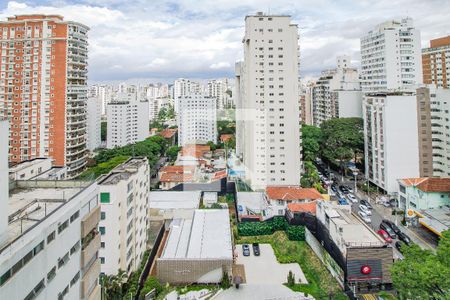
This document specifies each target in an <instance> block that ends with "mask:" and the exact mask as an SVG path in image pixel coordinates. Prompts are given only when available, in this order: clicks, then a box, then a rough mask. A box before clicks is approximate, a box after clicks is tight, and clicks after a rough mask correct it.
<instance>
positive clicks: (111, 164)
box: [78, 155, 130, 180]
mask: <svg viewBox="0 0 450 300" xmlns="http://www.w3.org/2000/svg"><path fill="white" fill-rule="evenodd" d="M129 158H130V157H129V156H126V155H121V156H116V157H113V158H111V159H110V160H108V161H106V162H102V163H99V164H98V165H96V166H94V167H92V168H89V169H87V170H86V171H84V172H83V173H81V174H80V176H79V177H78V179H92V180H93V179H96V178H97V177H99V176H100V175H103V174H107V173H109V172H110V171H111V170H112V169H114V168H115V167H117V166H118V165H120V164H121V163H124V162H125V161H127V160H128V159H129Z"/></svg>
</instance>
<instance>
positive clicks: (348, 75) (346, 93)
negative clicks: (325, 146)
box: [312, 55, 363, 126]
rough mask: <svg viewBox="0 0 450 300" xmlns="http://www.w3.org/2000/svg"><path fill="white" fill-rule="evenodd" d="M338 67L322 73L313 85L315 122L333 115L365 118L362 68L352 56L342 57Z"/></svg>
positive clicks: (322, 120)
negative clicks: (360, 73)
mask: <svg viewBox="0 0 450 300" xmlns="http://www.w3.org/2000/svg"><path fill="white" fill-rule="evenodd" d="M336 60H337V67H336V68H335V69H332V70H327V71H323V72H322V76H321V77H320V78H319V80H317V82H316V85H315V86H314V87H313V88H312V107H313V109H312V111H313V124H314V125H315V126H320V124H322V122H324V121H327V120H330V119H332V118H351V117H358V118H361V117H362V96H363V95H362V92H361V85H360V82H359V75H358V70H357V69H356V68H352V67H351V66H350V61H351V60H350V57H349V56H346V55H345V56H338V57H337V59H336Z"/></svg>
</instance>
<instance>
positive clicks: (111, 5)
mask: <svg viewBox="0 0 450 300" xmlns="http://www.w3.org/2000/svg"><path fill="white" fill-rule="evenodd" d="M1 3H3V2H2V1H0V18H1V19H5V18H6V17H8V16H12V15H16V14H30V13H47V14H60V15H63V16H64V17H65V19H67V20H74V21H78V22H81V23H84V24H86V25H88V26H89V27H90V28H91V30H90V32H89V45H90V46H89V77H90V79H92V80H94V81H101V80H114V79H117V80H125V79H128V78H138V77H141V78H161V79H162V80H171V79H173V78H175V77H193V78H211V77H222V76H229V77H233V72H234V67H233V66H234V62H235V61H236V60H239V59H241V57H242V52H243V50H242V44H241V39H242V36H243V35H244V18H245V15H246V14H251V13H255V12H256V11H260V10H262V11H264V12H266V13H267V12H269V11H270V12H271V13H276V14H289V15H291V16H292V18H293V20H294V22H295V23H297V24H299V30H300V48H301V75H302V77H303V78H310V77H311V76H315V75H318V74H319V73H320V71H321V70H323V69H327V68H330V67H333V66H334V64H335V57H336V55H340V54H344V53H346V54H350V55H352V58H353V62H355V63H356V64H357V63H358V62H359V37H360V36H361V35H362V34H363V33H364V32H366V31H367V30H369V29H370V28H372V27H373V26H375V25H376V24H377V23H379V22H382V21H384V20H386V19H390V18H398V17H402V16H406V15H409V16H411V17H413V18H414V20H415V23H416V26H417V27H418V28H420V29H421V31H422V43H423V45H426V44H427V41H428V40H429V39H430V38H435V37H439V36H443V35H446V34H449V33H450V29H449V28H450V24H449V23H450V19H449V18H448V16H449V15H450V5H448V0H428V1H422V0H389V1H388V0H378V1H376V2H373V1H369V0H360V1H332V0H314V1H312V0H298V1H296V2H292V1H288V0H279V1H277V2H276V3H275V2H274V1H271V0H216V1H210V0H177V1H173V2H169V1H163V0H152V1H151V2H150V1H147V0H128V1H122V0H66V1H59V0H56V1H55V0H27V1H19V0H16V1H9V2H7V3H6V2H5V3H4V4H1Z"/></svg>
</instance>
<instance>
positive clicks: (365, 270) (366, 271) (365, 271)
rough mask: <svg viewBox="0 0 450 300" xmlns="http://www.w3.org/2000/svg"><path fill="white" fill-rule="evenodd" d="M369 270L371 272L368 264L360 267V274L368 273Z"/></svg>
mask: <svg viewBox="0 0 450 300" xmlns="http://www.w3.org/2000/svg"><path fill="white" fill-rule="evenodd" d="M370 272H372V268H370V267H369V266H362V267H361V274H364V275H368V274H370Z"/></svg>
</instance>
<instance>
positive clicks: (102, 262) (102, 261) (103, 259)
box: [100, 257, 105, 265]
mask: <svg viewBox="0 0 450 300" xmlns="http://www.w3.org/2000/svg"><path fill="white" fill-rule="evenodd" d="M100 263H101V264H102V265H103V264H104V263H105V258H104V257H100Z"/></svg>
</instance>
